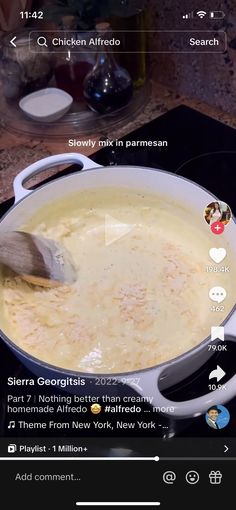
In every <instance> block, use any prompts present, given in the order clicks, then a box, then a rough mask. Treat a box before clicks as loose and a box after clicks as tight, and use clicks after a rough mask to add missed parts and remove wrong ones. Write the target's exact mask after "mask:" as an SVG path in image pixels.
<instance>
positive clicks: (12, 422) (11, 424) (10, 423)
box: [7, 421, 16, 429]
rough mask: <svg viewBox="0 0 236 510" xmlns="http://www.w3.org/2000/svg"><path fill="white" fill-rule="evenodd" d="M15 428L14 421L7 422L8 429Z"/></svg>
mask: <svg viewBox="0 0 236 510" xmlns="http://www.w3.org/2000/svg"><path fill="white" fill-rule="evenodd" d="M15 426H16V422H15V421H9V424H8V427H7V428H8V429H14V428H15Z"/></svg>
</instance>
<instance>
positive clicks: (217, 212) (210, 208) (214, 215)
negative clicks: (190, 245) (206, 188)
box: [204, 201, 232, 227]
mask: <svg viewBox="0 0 236 510" xmlns="http://www.w3.org/2000/svg"><path fill="white" fill-rule="evenodd" d="M204 218H205V220H206V222H207V223H208V225H210V227H211V226H212V225H213V223H216V222H221V223H222V224H223V225H224V226H225V225H227V224H228V223H229V222H230V220H231V218H232V211H231V209H230V207H229V206H228V204H226V203H225V202H220V201H216V202H211V203H210V204H208V205H207V206H206V207H205V209H204Z"/></svg>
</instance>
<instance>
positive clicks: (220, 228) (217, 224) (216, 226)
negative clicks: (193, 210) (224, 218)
mask: <svg viewBox="0 0 236 510" xmlns="http://www.w3.org/2000/svg"><path fill="white" fill-rule="evenodd" d="M224 229H225V226H224V224H223V223H221V221H214V223H212V225H211V231H212V232H213V234H217V235H219V234H223V232H224Z"/></svg>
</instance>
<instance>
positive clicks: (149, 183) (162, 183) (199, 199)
mask: <svg viewBox="0 0 236 510" xmlns="http://www.w3.org/2000/svg"><path fill="white" fill-rule="evenodd" d="M72 163H78V164H79V165H81V166H82V167H83V171H82V172H78V173H73V174H71V175H69V176H66V177H62V178H60V179H56V180H54V181H53V182H50V183H49V184H46V185H44V186H42V187H40V188H39V189H37V190H36V191H32V190H26V189H25V188H24V187H23V184H24V182H25V181H26V180H27V179H28V178H29V177H32V176H33V175H36V174H37V173H39V172H42V171H43V170H45V169H47V168H50V167H53V166H56V165H59V164H72ZM106 186H107V187H114V186H117V187H122V186H123V187H124V186H125V187H130V188H132V189H138V190H139V191H140V189H143V190H144V191H147V192H148V191H149V192H151V193H155V192H156V193H157V194H158V195H160V194H161V195H168V198H170V199H171V198H173V199H174V201H175V202H176V201H179V202H180V203H184V204H185V205H186V207H189V208H190V210H195V211H197V212H198V213H199V211H203V210H204V208H205V206H206V204H208V203H211V202H212V201H214V200H215V197H214V196H213V195H212V194H211V193H209V192H208V191H206V190H205V189H203V188H202V187H200V186H199V185H197V184H195V183H193V182H191V181H189V180H187V179H185V178H182V177H179V176H176V175H174V174H171V173H169V172H163V171H162V170H158V169H151V168H142V167H130V166H116V167H100V166H99V165H97V164H95V163H94V162H93V161H91V160H90V159H89V158H87V157H85V156H82V155H80V154H76V153H75V154H60V155H57V156H51V157H49V158H45V159H43V160H41V161H37V162H36V163H34V164H33V165H31V166H30V167H28V168H26V169H25V170H23V171H22V172H21V173H20V174H19V175H18V176H17V177H16V179H15V181H14V191H15V205H14V206H13V207H12V208H11V209H10V210H9V211H8V213H7V214H6V215H5V216H4V217H3V218H2V220H1V222H0V231H1V230H2V231H3V230H5V231H6V230H8V229H9V230H16V229H17V228H20V227H21V225H22V224H24V223H25V222H27V221H28V219H29V218H30V217H31V215H32V214H33V213H34V212H36V211H37V210H38V209H41V208H42V207H43V206H44V205H47V204H49V203H50V202H51V201H52V200H55V199H61V198H63V197H65V196H66V195H69V194H70V193H73V192H75V191H76V190H83V189H84V190H86V189H88V188H95V187H106ZM225 236H226V237H227V240H228V241H229V242H230V244H231V246H232V249H233V250H234V252H235V256H236V246H235V244H236V241H235V240H236V225H235V222H234V221H231V223H230V225H229V226H228V227H227V233H226V234H225ZM224 327H225V336H226V337H228V338H230V339H231V340H233V341H236V311H235V308H234V309H233V310H232V312H231V314H230V316H228V317H227V319H226V320H225V321H224ZM0 335H1V336H2V337H3V339H4V340H5V342H6V343H7V344H8V346H9V347H10V348H11V349H12V350H13V351H14V352H15V354H16V355H17V357H18V358H19V359H20V360H21V361H22V363H23V364H24V365H26V366H27V367H28V368H29V369H30V370H31V371H32V372H33V373H35V374H36V375H38V376H43V377H48V378H55V377H57V378H58V377H60V378H63V377H66V376H74V377H78V376H82V377H84V378H86V379H90V381H91V382H92V381H94V380H95V378H101V377H103V378H104V377H105V378H106V377H107V378H109V379H111V378H114V379H116V380H117V381H119V380H124V379H125V380H126V386H127V387H128V386H130V387H132V388H133V389H135V390H136V391H137V392H138V393H139V394H140V395H142V396H153V397H154V398H153V403H152V404H153V406H158V407H161V408H162V411H163V413H164V414H167V415H169V416H172V417H173V418H185V417H190V416H194V415H195V416H197V415H198V414H201V413H204V412H206V411H207V409H208V408H209V407H210V406H211V405H217V404H219V403H221V404H222V403H225V402H227V401H229V400H230V399H231V398H232V397H234V396H235V395H236V376H233V377H232V378H231V379H230V380H229V381H228V382H227V384H226V390H225V391H221V390H220V389H218V390H215V391H212V392H210V393H207V394H205V395H204V396H201V397H197V398H195V399H192V400H187V401H183V402H172V401H170V400H168V399H167V398H165V397H164V396H163V395H162V393H161V391H160V387H161V388H162V389H164V388H168V387H170V386H172V385H173V384H176V383H178V382H180V381H181V380H183V379H184V378H185V377H188V376H189V375H191V374H192V373H193V372H195V371H196V370H198V369H199V368H200V367H201V366H202V364H203V363H205V362H206V361H207V359H208V358H209V357H210V356H211V354H210V353H209V351H208V349H207V345H208V343H209V340H210V339H209V337H208V338H206V339H203V341H202V342H201V343H200V344H199V345H198V346H197V347H195V348H193V349H191V350H190V351H188V352H187V353H185V354H183V355H181V356H179V357H178V358H175V359H173V360H170V361H168V362H165V363H162V364H161V365H157V366H155V367H153V368H148V369H145V370H139V371H137V372H129V373H126V374H125V373H122V374H109V375H107V374H105V376H104V375H102V374H98V375H96V374H84V373H80V372H73V371H70V370H66V369H62V368H57V367H54V366H52V365H49V364H47V363H45V362H43V361H41V360H38V359H36V358H34V357H33V356H31V355H30V354H28V353H26V352H25V351H23V350H22V349H20V348H19V347H18V346H17V345H16V344H15V343H14V342H12V340H10V339H9V338H7V336H6V335H5V334H4V331H2V332H1V331H0ZM134 379H138V380H139V382H138V384H136V383H135V381H134ZM86 387H87V388H88V386H87V385H86V386H85V388H86ZM79 388H80V389H79V391H83V390H82V388H81V387H79ZM94 388H95V386H93V389H94ZM95 389H97V390H98V391H100V393H102V391H103V389H104V386H103V387H102V386H100V387H99V386H98V387H96V388H95ZM127 390H128V388H127ZM77 391H78V390H77ZM173 407H174V413H173V409H172V408H173Z"/></svg>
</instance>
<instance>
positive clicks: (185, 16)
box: [183, 11, 194, 19]
mask: <svg viewBox="0 0 236 510" xmlns="http://www.w3.org/2000/svg"><path fill="white" fill-rule="evenodd" d="M191 18H194V12H193V11H192V12H189V13H188V14H184V15H183V19H191Z"/></svg>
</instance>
